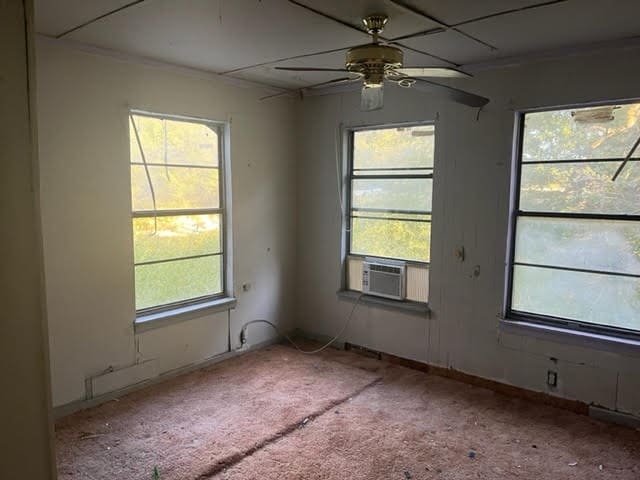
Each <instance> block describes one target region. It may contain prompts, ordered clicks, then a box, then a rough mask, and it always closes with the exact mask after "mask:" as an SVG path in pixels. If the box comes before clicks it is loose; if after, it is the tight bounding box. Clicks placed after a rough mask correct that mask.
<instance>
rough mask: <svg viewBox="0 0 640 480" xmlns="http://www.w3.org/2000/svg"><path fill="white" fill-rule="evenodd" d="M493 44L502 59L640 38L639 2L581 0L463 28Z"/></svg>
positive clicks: (630, 0) (531, 10) (483, 21)
mask: <svg viewBox="0 0 640 480" xmlns="http://www.w3.org/2000/svg"><path fill="white" fill-rule="evenodd" d="M461 29H462V30H464V31H465V32H468V33H470V34H472V35H474V36H477V37H479V38H481V39H482V40H485V41H487V42H490V43H492V44H493V45H495V46H497V47H498V48H499V49H500V54H501V56H505V55H510V56H516V55H519V54H524V53H529V52H536V51H545V50H551V49H557V48H562V47H571V46H576V45H580V44H589V43H595V42H600V41H605V40H615V39H620V38H625V37H630V36H634V35H638V32H640V2H639V1H638V0H615V1H602V0H580V1H568V2H564V3H558V4H554V5H551V6H548V7H543V8H539V9H530V10H525V11H522V12H517V13H513V14H510V15H505V16H502V17H495V18H491V19H487V20H482V21H479V22H475V23H471V24H468V25H465V26H463V27H461Z"/></svg>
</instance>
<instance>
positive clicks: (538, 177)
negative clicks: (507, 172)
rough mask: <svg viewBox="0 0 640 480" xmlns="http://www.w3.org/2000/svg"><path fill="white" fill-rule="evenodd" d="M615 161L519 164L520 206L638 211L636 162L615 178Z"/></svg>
mask: <svg viewBox="0 0 640 480" xmlns="http://www.w3.org/2000/svg"><path fill="white" fill-rule="evenodd" d="M618 166H619V164H618V163H617V162H613V163H612V162H609V163H593V164H584V163H582V164H551V165H549V164H537V165H526V164H525V165H522V179H521V188H520V209H521V210H524V211H531V212H545V211H546V212H572V213H613V214H640V202H639V201H638V199H639V198H640V162H630V163H629V164H627V166H626V168H625V169H624V170H623V172H622V174H621V175H620V176H619V177H618V179H617V180H616V181H615V182H612V181H611V177H612V176H613V174H614V172H615V171H616V169H617V168H618Z"/></svg>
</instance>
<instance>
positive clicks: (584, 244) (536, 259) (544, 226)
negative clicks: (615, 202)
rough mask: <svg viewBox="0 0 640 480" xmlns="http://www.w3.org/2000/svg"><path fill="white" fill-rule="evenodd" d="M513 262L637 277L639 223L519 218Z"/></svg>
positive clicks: (639, 264)
mask: <svg viewBox="0 0 640 480" xmlns="http://www.w3.org/2000/svg"><path fill="white" fill-rule="evenodd" d="M515 261H516V262H520V263H535V264H543V265H553V266H560V267H571V268H582V269H587V270H602V271H609V272H617V273H631V274H637V275H640V222H628V221H623V222H615V221H611V220H568V219H554V218H528V217H520V218H519V219H518V225H517V233H516V250H515Z"/></svg>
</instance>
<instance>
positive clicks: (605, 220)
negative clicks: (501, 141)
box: [507, 103, 640, 336]
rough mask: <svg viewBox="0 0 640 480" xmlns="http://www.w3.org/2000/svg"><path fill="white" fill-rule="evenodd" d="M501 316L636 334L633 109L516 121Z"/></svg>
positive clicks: (639, 282)
mask: <svg viewBox="0 0 640 480" xmlns="http://www.w3.org/2000/svg"><path fill="white" fill-rule="evenodd" d="M520 137H521V146H520V152H519V162H518V180H517V189H516V192H515V193H516V197H517V198H516V202H515V212H514V213H515V214H514V222H515V228H514V236H513V246H512V260H511V265H510V267H511V273H510V293H509V295H508V306H507V307H508V315H509V316H510V317H513V318H516V319H517V318H522V319H529V320H533V321H540V322H546V323H550V324H553V325H559V326H565V327H568V328H576V329H584V330H589V331H595V332H603V333H609V334H617V335H623V336H634V335H636V334H638V333H640V162H639V160H640V150H636V151H635V152H634V153H633V155H632V156H631V159H630V161H629V162H628V163H627V164H626V166H625V167H624V168H623V169H622V170H621V172H620V175H619V176H618V177H617V178H616V179H615V181H613V180H612V178H613V176H614V174H615V173H616V171H617V170H618V169H619V167H620V166H621V164H622V162H623V160H624V158H625V157H626V156H627V155H628V154H629V152H631V151H632V148H633V146H634V144H635V143H636V141H638V139H639V137H640V103H634V104H626V105H609V106H601V107H596V108H579V109H569V110H555V111H546V112H533V113H527V114H524V115H523V116H522V117H521V134H520Z"/></svg>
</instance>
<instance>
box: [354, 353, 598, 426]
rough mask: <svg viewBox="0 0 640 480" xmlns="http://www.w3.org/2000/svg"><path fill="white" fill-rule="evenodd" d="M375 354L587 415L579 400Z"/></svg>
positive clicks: (465, 381) (386, 354)
mask: <svg viewBox="0 0 640 480" xmlns="http://www.w3.org/2000/svg"><path fill="white" fill-rule="evenodd" d="M344 346H345V350H350V351H353V352H356V353H359V352H361V351H365V352H367V355H369V356H370V355H371V352H373V350H371V349H369V348H366V347H362V346H360V345H355V344H352V343H348V342H345V343H344ZM377 353H378V358H379V359H380V360H383V361H385V362H388V363H391V364H393V365H400V366H402V367H406V368H410V369H412V370H419V371H421V372H425V373H430V374H432V375H438V376H439V377H445V378H450V379H452V380H456V381H458V382H463V383H467V384H469V385H473V386H476V387H481V388H486V389H488V390H491V391H494V392H496V393H499V394H502V395H507V396H510V397H515V398H522V399H525V400H529V401H532V402H536V403H542V404H545V405H550V406H552V407H556V408H562V409H563V410H569V411H571V412H574V413H578V414H580V415H589V405H587V404H586V403H584V402H581V401H579V400H568V399H566V398H561V397H554V396H553V395H549V394H547V393H544V392H536V391H533V390H528V389H526V388H522V387H516V386H514V385H509V384H506V383H502V382H498V381H496V380H489V379H487V378H482V377H477V376H475V375H471V374H469V373H464V372H460V371H458V370H454V369H452V368H444V367H439V366H436V365H431V364H428V363H423V362H418V361H416V360H410V359H408V358H403V357H398V356H396V355H391V354H389V353H384V352H377Z"/></svg>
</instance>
